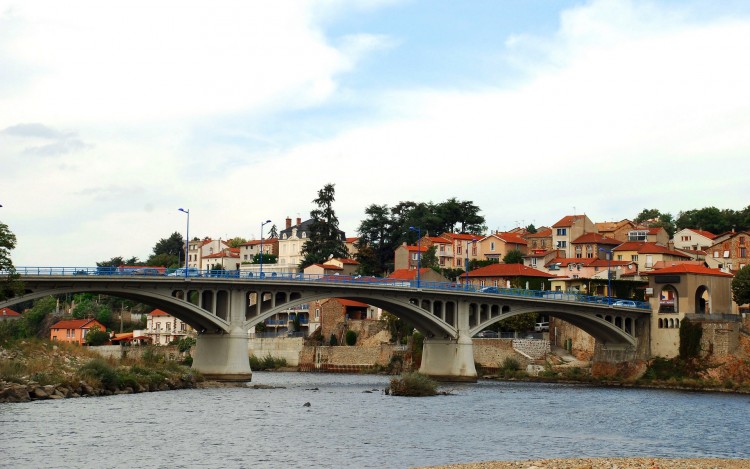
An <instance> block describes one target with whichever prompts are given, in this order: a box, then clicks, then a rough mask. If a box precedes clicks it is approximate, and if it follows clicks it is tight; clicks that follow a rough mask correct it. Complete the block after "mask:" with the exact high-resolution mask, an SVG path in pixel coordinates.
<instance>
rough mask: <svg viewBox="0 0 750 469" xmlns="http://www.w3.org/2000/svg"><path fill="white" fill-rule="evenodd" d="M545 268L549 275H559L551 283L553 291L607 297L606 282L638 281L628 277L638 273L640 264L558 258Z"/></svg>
mask: <svg viewBox="0 0 750 469" xmlns="http://www.w3.org/2000/svg"><path fill="white" fill-rule="evenodd" d="M545 268H546V269H547V271H548V272H549V273H551V274H557V278H554V279H552V280H551V281H550V284H551V287H552V289H553V290H556V291H575V292H578V293H581V294H585V295H600V296H604V295H606V294H607V292H606V284H605V282H607V281H608V280H609V279H612V280H617V279H620V277H626V278H628V280H633V281H635V280H638V279H637V278H635V277H627V276H628V275H632V274H635V273H637V272H638V264H636V263H634V262H629V261H612V260H605V259H599V258H598V257H593V258H572V259H571V258H557V259H553V260H552V261H550V262H549V263H548V264H547V265H546V266H545ZM591 280H601V281H602V282H592V281H591Z"/></svg>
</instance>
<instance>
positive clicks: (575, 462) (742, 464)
mask: <svg viewBox="0 0 750 469" xmlns="http://www.w3.org/2000/svg"><path fill="white" fill-rule="evenodd" d="M725 468H727V469H728V468H731V469H750V459H662V458H579V459H539V460H534V461H490V462H478V463H468V464H450V465H447V466H430V467H429V468H424V469H725Z"/></svg>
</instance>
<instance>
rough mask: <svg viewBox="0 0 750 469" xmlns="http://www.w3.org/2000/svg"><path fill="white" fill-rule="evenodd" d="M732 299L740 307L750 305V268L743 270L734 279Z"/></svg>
mask: <svg viewBox="0 0 750 469" xmlns="http://www.w3.org/2000/svg"><path fill="white" fill-rule="evenodd" d="M732 299H733V300H734V302H735V303H737V304H738V305H746V304H748V303H750V266H745V267H743V268H741V269H740V270H739V271H738V272H737V273H736V274H735V275H734V278H733V279H732Z"/></svg>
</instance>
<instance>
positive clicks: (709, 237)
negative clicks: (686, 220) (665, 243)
mask: <svg viewBox="0 0 750 469" xmlns="http://www.w3.org/2000/svg"><path fill="white" fill-rule="evenodd" d="M714 239H716V235H715V234H713V233H710V232H708V231H704V230H696V229H692V228H683V229H681V230H680V231H678V232H677V233H675V234H674V236H673V237H672V244H673V245H674V247H675V249H683V250H687V251H703V250H705V249H706V248H709V247H711V246H712V245H713V244H714Z"/></svg>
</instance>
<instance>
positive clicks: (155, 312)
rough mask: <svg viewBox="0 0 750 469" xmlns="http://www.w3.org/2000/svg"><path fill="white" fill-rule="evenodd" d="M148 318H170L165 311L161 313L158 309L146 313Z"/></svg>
mask: <svg viewBox="0 0 750 469" xmlns="http://www.w3.org/2000/svg"><path fill="white" fill-rule="evenodd" d="M148 315H149V316H171V314H169V313H167V312H166V311H162V310H160V309H155V310H153V311H151V312H150V313H148Z"/></svg>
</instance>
